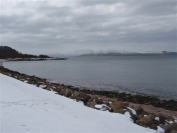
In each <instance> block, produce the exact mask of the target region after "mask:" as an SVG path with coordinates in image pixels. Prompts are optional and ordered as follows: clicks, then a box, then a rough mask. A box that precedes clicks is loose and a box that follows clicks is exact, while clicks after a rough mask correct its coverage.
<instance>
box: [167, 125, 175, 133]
mask: <svg viewBox="0 0 177 133" xmlns="http://www.w3.org/2000/svg"><path fill="white" fill-rule="evenodd" d="M173 130H175V131H177V123H172V124H169V125H168V126H166V127H165V133H170V132H171V131H173Z"/></svg>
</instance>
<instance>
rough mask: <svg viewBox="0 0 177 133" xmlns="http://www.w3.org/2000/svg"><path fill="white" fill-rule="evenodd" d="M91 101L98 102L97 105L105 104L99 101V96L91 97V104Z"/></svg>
mask: <svg viewBox="0 0 177 133" xmlns="http://www.w3.org/2000/svg"><path fill="white" fill-rule="evenodd" d="M91 101H93V102H96V103H97V104H103V101H102V100H101V99H99V98H98V97H97V96H93V97H91V98H90V99H89V101H88V102H91Z"/></svg>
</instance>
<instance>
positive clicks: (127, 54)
mask: <svg viewBox="0 0 177 133" xmlns="http://www.w3.org/2000/svg"><path fill="white" fill-rule="evenodd" d="M140 55H141V56H152V55H154V56H155V55H177V52H169V51H162V52H160V53H119V52H108V53H89V54H82V55H80V56H140Z"/></svg>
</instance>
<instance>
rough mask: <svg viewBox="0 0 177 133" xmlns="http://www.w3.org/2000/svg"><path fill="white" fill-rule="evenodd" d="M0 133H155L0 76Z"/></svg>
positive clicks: (120, 117) (116, 115)
mask: <svg viewBox="0 0 177 133" xmlns="http://www.w3.org/2000/svg"><path fill="white" fill-rule="evenodd" d="M0 96H1V99H0V113H1V115H0V119H1V123H0V132H1V133H9V132H11V133H20V132H31V133H45V132H48V133H54V132H55V133H60V132H74V133H78V132H79V133H84V132H87V133H92V132H94V133H95V132H97V133H98V132H99V133H104V132H108V133H110V132H111V133H155V132H157V131H155V130H151V129H148V128H143V127H141V126H138V125H136V124H134V123H133V122H132V121H131V119H130V118H129V115H121V114H118V113H109V112H104V111H99V110H95V109H92V108H89V107H86V106H84V105H83V104H81V103H79V102H75V101H74V100H71V99H69V98H66V97H63V96H60V95H56V94H55V93H54V92H52V91H47V90H44V89H41V88H38V87H35V86H33V85H30V84H27V83H24V82H21V81H18V80H16V79H13V78H11V77H8V76H5V75H2V74H0Z"/></svg>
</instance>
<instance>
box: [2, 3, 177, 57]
mask: <svg viewBox="0 0 177 133" xmlns="http://www.w3.org/2000/svg"><path fill="white" fill-rule="evenodd" d="M176 15H177V1H176V0H168V1H166V0H162V1H160V0H147V1H140V0H111V1H110V0H89V1H88V0H76V1H69V0H56V1H54V0H53V1H46V0H43V1H42V0H38V1H25V2H24V1H12V0H10V1H1V7H0V45H7V46H11V47H13V48H16V49H17V50H19V51H22V52H25V53H32V54H40V53H44V54H50V53H68V52H70V51H78V50H83V49H90V50H93V51H99V50H105V51H107V50H111V49H114V50H117V51H122V50H124V51H133V52H134V51H137V52H144V51H162V50H169V51H177V16H176Z"/></svg>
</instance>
